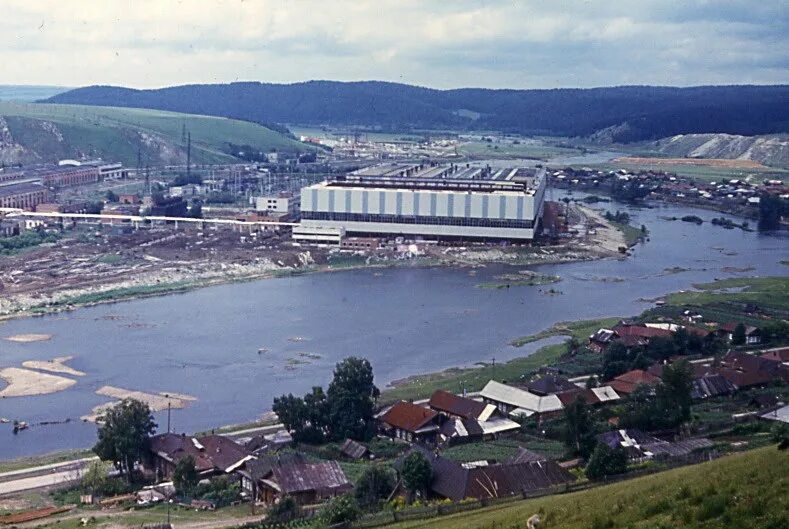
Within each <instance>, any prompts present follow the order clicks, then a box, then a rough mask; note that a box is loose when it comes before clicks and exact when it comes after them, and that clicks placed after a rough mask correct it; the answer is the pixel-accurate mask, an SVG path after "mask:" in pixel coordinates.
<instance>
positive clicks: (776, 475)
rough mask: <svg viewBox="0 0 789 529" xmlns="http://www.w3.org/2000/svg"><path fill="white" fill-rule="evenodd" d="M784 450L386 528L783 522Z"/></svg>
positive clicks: (787, 485)
mask: <svg viewBox="0 0 789 529" xmlns="http://www.w3.org/2000/svg"><path fill="white" fill-rule="evenodd" d="M788 490H789V451H783V452H781V451H778V450H777V449H776V448H775V446H770V447H767V448H762V449H758V450H753V451H750V452H744V453H739V454H735V455H731V456H727V457H724V458H721V459H718V460H715V461H712V462H709V463H703V464H701V465H693V466H688V467H682V468H678V469H675V470H670V471H667V472H662V473H659V474H653V475H649V476H645V477H641V478H637V479H632V480H627V481H623V482H620V483H616V484H613V485H608V486H603V487H598V488H594V489H590V490H587V491H583V492H576V493H572V494H564V495H558V496H548V497H545V498H539V499H534V500H528V501H520V502H515V503H512V504H507V505H505V506H500V507H490V508H487V509H482V510H479V511H471V512H465V513H460V514H456V515H452V516H446V517H443V518H434V519H432V520H414V521H409V522H402V523H399V524H395V525H389V526H387V527H388V528H392V529H416V528H417V527H419V528H425V529H488V528H492V527H495V528H496V529H515V528H517V529H521V528H524V527H526V520H527V519H528V518H529V517H530V516H531V515H533V514H537V513H539V514H540V516H541V518H542V519H543V522H544V523H543V524H542V525H540V527H541V528H543V527H544V528H546V529H604V528H612V529H613V528H633V529H659V528H660V529H663V528H665V529H668V528H672V529H675V528H676V529H679V528H688V529H689V528H701V529H717V528H721V529H724V528H726V529H728V528H733V527H737V528H757V527H758V528H761V529H779V528H786V527H789V494H787V492H786V491H788Z"/></svg>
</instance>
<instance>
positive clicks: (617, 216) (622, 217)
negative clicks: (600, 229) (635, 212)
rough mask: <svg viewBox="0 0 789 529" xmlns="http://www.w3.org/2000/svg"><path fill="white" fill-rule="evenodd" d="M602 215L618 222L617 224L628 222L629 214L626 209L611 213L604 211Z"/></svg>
mask: <svg viewBox="0 0 789 529" xmlns="http://www.w3.org/2000/svg"><path fill="white" fill-rule="evenodd" d="M604 217H605V219H606V220H610V221H611V222H618V223H619V224H629V223H630V214H629V213H627V212H626V211H619V210H617V211H616V213H611V212H610V211H606V212H605V215H604Z"/></svg>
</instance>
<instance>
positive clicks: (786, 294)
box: [666, 277, 789, 310]
mask: <svg viewBox="0 0 789 529" xmlns="http://www.w3.org/2000/svg"><path fill="white" fill-rule="evenodd" d="M693 286H694V288H696V289H697V290H695V291H686V292H676V293H673V294H669V295H668V296H667V297H666V303H667V304H669V305H674V306H680V305H713V304H721V303H727V302H728V303H733V302H735V303H756V304H758V305H760V306H765V307H774V308H777V309H780V310H789V277H743V278H739V277H737V278H730V279H723V280H721V281H715V282H713V283H701V284H696V285H693Z"/></svg>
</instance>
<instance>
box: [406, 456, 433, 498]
mask: <svg viewBox="0 0 789 529" xmlns="http://www.w3.org/2000/svg"><path fill="white" fill-rule="evenodd" d="M400 474H401V475H402V477H403V485H405V488H406V489H408V491H409V492H411V493H412V494H413V493H417V492H419V493H425V492H426V491H427V488H428V487H429V486H430V481H431V480H432V478H433V468H432V467H431V466H430V461H428V460H427V459H426V458H425V456H423V455H422V452H419V451H417V450H414V451H413V452H411V453H410V454H408V455H407V456H406V457H405V459H403V466H402V468H401V470H400Z"/></svg>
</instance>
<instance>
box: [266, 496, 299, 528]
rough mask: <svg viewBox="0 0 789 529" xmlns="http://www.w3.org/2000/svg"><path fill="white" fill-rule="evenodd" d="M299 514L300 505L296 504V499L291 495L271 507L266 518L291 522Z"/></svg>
mask: <svg viewBox="0 0 789 529" xmlns="http://www.w3.org/2000/svg"><path fill="white" fill-rule="evenodd" d="M298 514H299V506H298V505H297V504H296V500H294V499H293V498H291V497H290V496H285V497H284V498H282V499H280V500H279V501H278V502H277V503H275V504H274V505H272V506H271V507H269V509H268V511H267V512H266V518H267V519H268V520H269V521H271V522H277V523H280V522H289V521H290V520H293V519H294V518H296V517H297V516H298Z"/></svg>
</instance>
